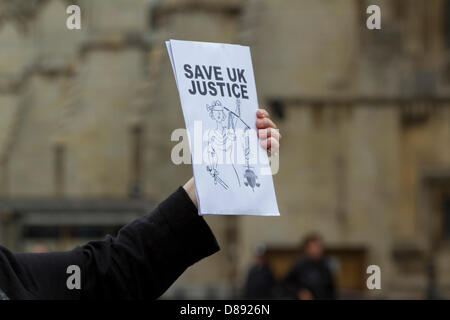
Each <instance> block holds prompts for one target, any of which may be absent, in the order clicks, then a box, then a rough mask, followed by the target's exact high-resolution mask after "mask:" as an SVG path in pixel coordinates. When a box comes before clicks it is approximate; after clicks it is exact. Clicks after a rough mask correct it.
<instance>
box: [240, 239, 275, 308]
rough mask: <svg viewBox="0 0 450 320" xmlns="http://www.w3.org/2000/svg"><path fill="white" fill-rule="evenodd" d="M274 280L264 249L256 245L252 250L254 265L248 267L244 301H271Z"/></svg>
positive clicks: (262, 246)
mask: <svg viewBox="0 0 450 320" xmlns="http://www.w3.org/2000/svg"><path fill="white" fill-rule="evenodd" d="M274 286H275V280H274V277H273V273H272V270H271V269H270V266H269V264H268V263H267V254H266V247H265V246H264V245H261V244H260V245H257V246H256V247H255V249H254V263H253V265H252V266H251V267H250V269H249V271H248V275H247V281H246V283H245V288H244V298H245V299H271V298H273V294H274Z"/></svg>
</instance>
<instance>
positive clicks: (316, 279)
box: [284, 234, 336, 300]
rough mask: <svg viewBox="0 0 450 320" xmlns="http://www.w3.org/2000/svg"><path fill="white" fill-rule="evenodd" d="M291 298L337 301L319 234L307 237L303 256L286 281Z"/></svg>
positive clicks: (304, 242) (302, 248) (302, 247)
mask: <svg viewBox="0 0 450 320" xmlns="http://www.w3.org/2000/svg"><path fill="white" fill-rule="evenodd" d="M284 283H285V286H286V288H287V290H288V292H289V294H290V296H291V297H293V298H295V299H299V300H314V299H319V300H324V299H335V298H336V296H335V285H334V279H333V275H332V273H331V269H330V267H329V264H328V260H327V258H326V257H325V256H324V245H323V241H322V238H321V237H320V236H319V235H318V234H310V235H308V236H306V237H305V238H304V240H303V242H302V246H301V255H300V257H299V258H298V260H297V261H296V262H295V264H294V266H293V267H292V269H291V270H290V272H289V273H288V275H287V277H286V278H285V280H284Z"/></svg>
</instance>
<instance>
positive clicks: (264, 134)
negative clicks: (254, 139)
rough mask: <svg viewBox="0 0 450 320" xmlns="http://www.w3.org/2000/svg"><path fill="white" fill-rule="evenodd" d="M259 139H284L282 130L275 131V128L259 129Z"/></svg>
mask: <svg viewBox="0 0 450 320" xmlns="http://www.w3.org/2000/svg"><path fill="white" fill-rule="evenodd" d="M258 137H259V138H260V139H267V138H270V137H274V138H275V139H277V140H278V141H279V140H280V139H281V138H282V136H281V133H280V130H278V129H274V128H268V129H259V130H258Z"/></svg>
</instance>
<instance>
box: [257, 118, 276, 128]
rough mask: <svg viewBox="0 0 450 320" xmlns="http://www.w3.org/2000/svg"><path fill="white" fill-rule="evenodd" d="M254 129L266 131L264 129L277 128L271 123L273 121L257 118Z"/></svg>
mask: <svg viewBox="0 0 450 320" xmlns="http://www.w3.org/2000/svg"><path fill="white" fill-rule="evenodd" d="M256 127H257V128H258V129H266V128H274V129H276V128H277V126H276V125H275V123H273V121H272V120H270V119H269V118H258V119H256Z"/></svg>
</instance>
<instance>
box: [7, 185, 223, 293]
mask: <svg viewBox="0 0 450 320" xmlns="http://www.w3.org/2000/svg"><path fill="white" fill-rule="evenodd" d="M218 250H219V247H218V245H217V242H216V239H215V238H214V235H213V234H212V232H211V230H210V229H209V227H208V225H207V224H206V222H205V221H204V219H203V218H202V217H200V216H198V214H197V209H196V208H195V206H194V204H193V203H192V201H191V200H190V199H189V197H188V195H187V194H186V192H185V191H184V189H183V188H179V189H178V190H177V191H176V192H175V193H173V194H172V195H171V196H170V197H169V198H168V199H166V200H165V201H164V202H162V203H161V204H160V205H159V206H158V207H157V208H156V209H155V210H153V212H151V213H150V214H149V215H147V216H145V217H143V218H140V219H137V220H135V221H133V222H131V223H130V224H128V225H126V226H125V227H123V228H122V229H121V230H120V231H119V233H118V235H117V237H110V236H107V237H106V238H105V240H103V241H91V242H89V243H88V244H86V245H85V246H82V247H78V248H76V249H74V250H72V251H70V252H62V253H48V254H12V253H10V252H9V251H8V250H6V249H1V248H0V288H1V289H3V291H4V292H5V293H6V294H7V295H8V296H9V297H10V298H16V299H20V298H30V299H33V298H35V299H78V298H84V299H108V298H118V299H146V298H151V299H154V298H157V297H159V296H160V295H161V294H162V293H164V291H165V290H167V288H168V287H169V286H170V285H171V284H172V283H173V282H174V281H175V280H176V279H177V278H178V277H179V276H180V275H181V274H182V273H183V272H184V270H186V269H187V268H188V267H189V266H191V265H192V264H194V263H195V262H197V261H199V260H201V259H202V258H204V257H207V256H209V255H211V254H213V253H215V252H216V251H218ZM69 265H78V266H80V268H81V273H82V288H81V290H77V289H73V290H69V289H67V286H66V280H67V277H68V276H69V275H68V274H66V269H67V267H68V266H69Z"/></svg>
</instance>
